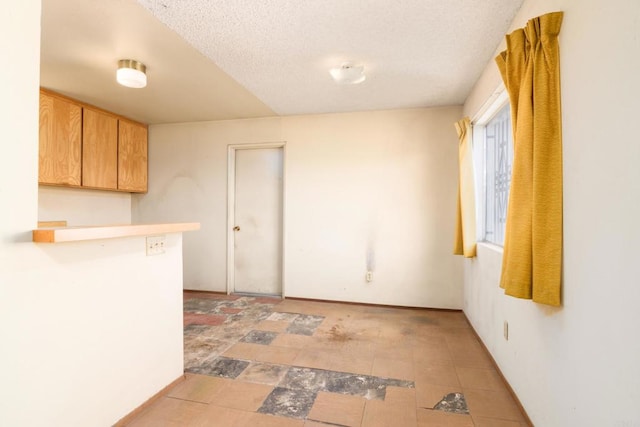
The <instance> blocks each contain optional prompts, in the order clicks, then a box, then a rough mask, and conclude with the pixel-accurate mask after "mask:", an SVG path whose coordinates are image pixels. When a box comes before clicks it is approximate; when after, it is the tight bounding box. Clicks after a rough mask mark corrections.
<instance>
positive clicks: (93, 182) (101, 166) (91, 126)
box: [82, 108, 118, 190]
mask: <svg viewBox="0 0 640 427" xmlns="http://www.w3.org/2000/svg"><path fill="white" fill-rule="evenodd" d="M82 120H83V124H82V186H83V187H92V188H101V189H105V190H117V189H118V119H117V118H115V117H113V116H111V115H109V114H105V113H103V112H101V111H96V110H93V109H91V108H84V109H83V113H82Z"/></svg>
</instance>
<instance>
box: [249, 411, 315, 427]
mask: <svg viewBox="0 0 640 427" xmlns="http://www.w3.org/2000/svg"><path fill="white" fill-rule="evenodd" d="M303 426H304V420H296V419H293V418H285V417H276V416H274V415H267V414H258V413H255V414H251V416H250V418H249V420H248V422H247V424H244V425H243V426H242V427H303Z"/></svg>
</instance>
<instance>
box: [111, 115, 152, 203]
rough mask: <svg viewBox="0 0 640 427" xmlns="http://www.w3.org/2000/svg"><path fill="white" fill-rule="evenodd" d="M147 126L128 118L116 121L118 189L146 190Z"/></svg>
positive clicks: (143, 191)
mask: <svg viewBox="0 0 640 427" xmlns="http://www.w3.org/2000/svg"><path fill="white" fill-rule="evenodd" d="M147 174H148V166H147V127H146V126H143V125H140V124H138V123H134V122H131V121H129V120H123V119H120V120H119V122H118V189H119V190H126V191H131V192H142V193H145V192H146V191H147Z"/></svg>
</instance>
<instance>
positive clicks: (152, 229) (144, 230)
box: [33, 222, 200, 243]
mask: <svg viewBox="0 0 640 427" xmlns="http://www.w3.org/2000/svg"><path fill="white" fill-rule="evenodd" d="M199 229H200V223H198V222H182V223H169V224H132V225H104V226H96V227H55V228H38V229H36V230H33V241H34V242H36V243H61V242H79V241H83V240H97V239H113V238H117V237H133V236H149V235H155V234H166V233H182V232H184V231H194V230H199Z"/></svg>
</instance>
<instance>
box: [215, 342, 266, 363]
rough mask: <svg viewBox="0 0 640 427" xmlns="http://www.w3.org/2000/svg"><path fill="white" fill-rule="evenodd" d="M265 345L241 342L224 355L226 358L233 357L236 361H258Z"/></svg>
mask: <svg viewBox="0 0 640 427" xmlns="http://www.w3.org/2000/svg"><path fill="white" fill-rule="evenodd" d="M264 347H265V346H264V345H260V344H252V343H246V342H239V343H236V344H234V345H232V346H231V347H230V348H229V349H228V350H227V351H225V352H224V353H222V355H223V356H224V357H233V358H234V359H243V360H256V354H258V353H259V352H260V351H262V349H264Z"/></svg>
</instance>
